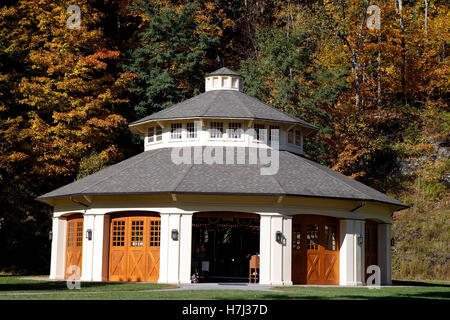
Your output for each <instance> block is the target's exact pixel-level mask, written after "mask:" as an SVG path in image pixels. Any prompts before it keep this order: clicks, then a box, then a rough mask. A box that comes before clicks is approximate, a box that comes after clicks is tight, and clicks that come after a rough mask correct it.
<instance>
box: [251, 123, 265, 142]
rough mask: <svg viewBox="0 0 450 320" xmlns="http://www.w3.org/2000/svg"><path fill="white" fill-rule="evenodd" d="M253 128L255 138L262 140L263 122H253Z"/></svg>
mask: <svg viewBox="0 0 450 320" xmlns="http://www.w3.org/2000/svg"><path fill="white" fill-rule="evenodd" d="M253 128H254V129H255V139H256V140H258V141H263V140H264V139H265V137H264V128H265V126H264V124H262V123H255V125H254V126H253Z"/></svg>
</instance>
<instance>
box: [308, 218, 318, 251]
mask: <svg viewBox="0 0 450 320" xmlns="http://www.w3.org/2000/svg"><path fill="white" fill-rule="evenodd" d="M306 246H307V249H308V250H318V249H319V225H318V224H308V227H307V230H306Z"/></svg>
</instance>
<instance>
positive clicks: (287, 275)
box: [259, 215, 292, 286]
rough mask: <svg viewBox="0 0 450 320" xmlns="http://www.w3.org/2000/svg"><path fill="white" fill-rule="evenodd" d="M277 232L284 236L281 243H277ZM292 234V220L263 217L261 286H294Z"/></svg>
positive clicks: (260, 245) (261, 225) (260, 248)
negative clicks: (292, 278)
mask: <svg viewBox="0 0 450 320" xmlns="http://www.w3.org/2000/svg"><path fill="white" fill-rule="evenodd" d="M277 231H280V232H281V233H282V235H283V237H282V241H281V243H280V242H277V241H276V232H277ZM291 233H292V219H291V218H286V217H283V216H281V215H261V219H260V230H259V235H260V240H259V241H260V243H259V256H260V261H259V262H260V270H259V283H260V284H266V285H276V286H279V285H284V284H286V285H290V284H292V281H291V239H290V238H291Z"/></svg>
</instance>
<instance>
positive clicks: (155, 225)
mask: <svg viewBox="0 0 450 320" xmlns="http://www.w3.org/2000/svg"><path fill="white" fill-rule="evenodd" d="M147 221H148V224H147V225H148V228H149V230H148V233H147V236H148V238H149V243H148V246H147V252H146V260H147V261H146V263H147V265H146V274H147V281H155V282H156V281H158V279H159V253H160V250H159V249H160V242H161V218H160V217H147Z"/></svg>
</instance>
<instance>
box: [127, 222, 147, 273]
mask: <svg viewBox="0 0 450 320" xmlns="http://www.w3.org/2000/svg"><path fill="white" fill-rule="evenodd" d="M145 221H146V217H130V218H129V221H128V224H129V227H130V230H129V232H130V241H129V246H128V271H127V274H128V280H127V281H146V280H147V277H146V272H145V264H146V261H145V247H144V242H145V241H144V233H147V232H145V231H146V230H145V229H146V228H145V227H146V224H145ZM145 240H147V239H145Z"/></svg>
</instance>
